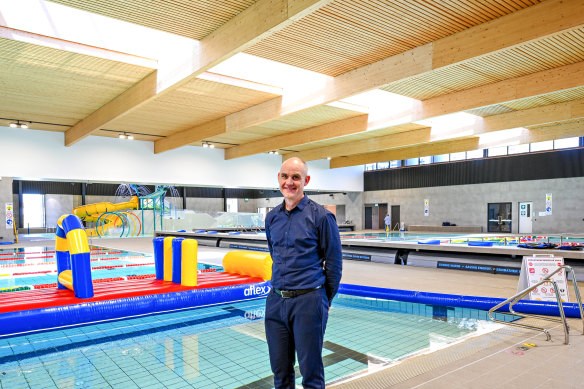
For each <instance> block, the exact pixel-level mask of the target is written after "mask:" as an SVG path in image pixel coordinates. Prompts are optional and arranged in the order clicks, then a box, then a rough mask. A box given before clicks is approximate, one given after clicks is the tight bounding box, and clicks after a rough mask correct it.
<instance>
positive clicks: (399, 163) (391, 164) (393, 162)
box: [389, 160, 401, 168]
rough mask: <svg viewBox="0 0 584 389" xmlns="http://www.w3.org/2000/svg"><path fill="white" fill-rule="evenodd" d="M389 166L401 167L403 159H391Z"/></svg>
mask: <svg viewBox="0 0 584 389" xmlns="http://www.w3.org/2000/svg"><path fill="white" fill-rule="evenodd" d="M389 167H391V168H394V167H401V160H397V161H391V162H390V163H389Z"/></svg>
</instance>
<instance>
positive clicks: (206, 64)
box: [65, 0, 332, 149]
mask: <svg viewBox="0 0 584 389" xmlns="http://www.w3.org/2000/svg"><path fill="white" fill-rule="evenodd" d="M331 1H332V0H259V1H257V2H256V3H254V4H253V5H251V6H250V7H249V8H247V9H246V10H244V11H243V12H241V13H239V14H238V15H236V16H235V17H234V18H233V19H231V20H230V21H229V22H227V23H225V24H224V25H223V26H221V27H219V28H218V29H217V30H215V31H214V32H212V33H211V34H209V35H207V36H206V37H205V38H204V39H202V40H201V41H200V46H199V52H198V53H193V55H194V56H195V57H196V59H195V61H194V65H191V66H192V68H191V69H189V70H188V71H187V74H186V75H185V76H183V77H182V78H180V79H179V80H176V82H170V84H171V85H168V86H167V85H166V84H168V83H169V81H168V80H154V81H155V86H157V88H158V90H157V89H155V90H154V93H152V92H151V89H152V85H151V84H152V80H151V79H150V78H149V77H146V78H145V79H144V80H143V81H140V82H138V83H137V84H136V85H134V86H133V87H132V88H130V89H128V91H126V92H125V93H123V94H121V95H120V96H118V97H116V98H114V99H113V100H111V101H110V102H108V103H106V104H105V105H104V106H103V107H101V108H99V109H98V110H96V111H95V112H93V113H92V114H90V115H89V116H88V117H86V118H85V119H83V120H81V121H80V122H79V123H78V124H76V125H75V126H73V127H72V128H71V129H69V130H68V131H67V133H66V134H67V135H66V136H65V145H66V146H71V145H73V144H74V143H76V142H78V141H80V140H81V139H83V138H85V137H87V136H88V135H90V134H91V133H92V132H93V131H95V130H97V129H99V128H100V127H104V126H106V125H107V124H108V123H111V122H112V121H114V120H115V119H118V118H120V117H122V116H123V115H125V114H127V113H129V112H130V111H132V110H134V109H136V108H138V107H140V106H142V105H143V104H145V103H146V102H148V101H151V100H152V99H154V98H156V97H159V96H161V95H162V94H164V93H169V92H170V91H173V90H176V89H177V88H180V87H181V86H183V85H185V84H186V83H188V82H189V81H190V80H192V79H193V78H195V77H197V76H198V75H199V74H201V73H203V72H205V71H207V70H208V69H210V68H212V67H213V66H215V65H217V64H219V63H220V62H222V61H225V60H226V59H228V58H230V57H232V56H233V55H235V54H237V53H240V52H242V51H244V50H246V49H247V48H248V47H250V46H252V45H253V44H255V43H257V42H259V41H260V40H262V39H264V38H266V37H267V36H269V35H271V34H273V33H275V32H277V31H279V30H281V29H283V28H285V27H287V26H288V25H290V24H291V23H293V22H295V21H297V20H298V19H300V18H302V17H303V16H305V15H307V14H308V13H311V12H314V11H315V10H316V9H318V8H320V7H323V6H325V5H326V4H328V3H330V2H331ZM162 85H164V86H165V89H163V90H160V88H161V86H162ZM138 91H141V92H143V91H149V93H138ZM175 140H176V138H175ZM171 143H172V144H177V143H176V142H171ZM188 143H189V142H187V143H184V144H188ZM176 147H180V146H176ZM159 149H161V147H159Z"/></svg>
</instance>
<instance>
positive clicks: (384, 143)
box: [286, 99, 584, 167]
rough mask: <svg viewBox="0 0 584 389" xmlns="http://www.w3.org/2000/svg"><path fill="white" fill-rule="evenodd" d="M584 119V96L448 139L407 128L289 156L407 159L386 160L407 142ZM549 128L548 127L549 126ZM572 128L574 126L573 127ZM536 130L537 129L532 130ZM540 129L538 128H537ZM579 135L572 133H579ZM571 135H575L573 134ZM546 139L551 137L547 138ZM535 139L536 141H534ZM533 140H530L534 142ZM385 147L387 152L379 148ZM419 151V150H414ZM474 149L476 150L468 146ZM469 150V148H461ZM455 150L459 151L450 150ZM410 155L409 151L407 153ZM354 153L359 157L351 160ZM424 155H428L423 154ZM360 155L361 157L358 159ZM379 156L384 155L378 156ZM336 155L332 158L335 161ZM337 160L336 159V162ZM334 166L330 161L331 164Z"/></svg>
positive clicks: (502, 117) (487, 121)
mask: <svg viewBox="0 0 584 389" xmlns="http://www.w3.org/2000/svg"><path fill="white" fill-rule="evenodd" d="M580 118H584V99H579V100H574V101H569V102H565V103H557V104H550V105H545V106H541V107H536V108H530V109H526V110H522V111H515V112H508V113H502V114H499V115H492V116H488V117H486V118H483V119H482V120H480V121H479V123H478V124H477V125H476V126H474V127H470V128H464V130H463V132H462V133H461V134H460V135H459V136H456V134H454V135H452V134H450V135H449V139H440V138H439V137H440V135H439V134H431V129H429V128H428V129H421V130H415V131H407V132H402V133H399V134H391V135H386V136H381V137H376V138H371V139H366V140H363V141H356V142H349V143H346V144H340V145H335V146H329V147H322V148H315V149H311V150H305V151H302V152H298V153H291V154H287V155H286V156H287V157H292V156H297V157H299V158H302V159H303V160H305V161H310V160H315V159H323V158H326V157H327V156H333V157H340V156H344V157H347V158H346V159H342V160H343V161H344V162H343V164H344V165H343V166H350V165H347V164H348V163H353V162H355V163H354V164H356V165H357V164H360V163H361V162H360V161H362V160H368V161H369V162H364V163H373V162H382V161H389V160H395V159H406V158H393V157H392V158H390V159H386V157H387V155H393V154H385V153H389V152H391V151H393V150H403V149H395V148H396V147H400V146H404V145H407V144H415V143H425V144H427V145H429V146H432V145H434V144H439V143H440V142H447V141H449V140H450V141H452V140H453V139H462V138H464V137H469V136H473V137H474V136H477V135H480V134H484V133H487V132H495V131H503V130H509V129H512V128H517V127H528V126H542V125H552V126H551V127H549V128H553V123H561V122H566V121H574V120H576V119H580ZM546 128H548V127H546ZM570 129H572V127H570ZM533 131H536V130H533ZM537 131H539V129H538V130H537ZM583 134H584V130H580V135H578V136H582V135H583ZM576 135H577V134H575V135H573V136H576ZM570 136H572V135H570ZM545 140H548V139H547V138H546V139H545ZM532 141H533V140H532ZM532 141H530V142H532ZM527 143H528V142H527ZM380 150H384V151H380ZM412 150H416V149H412ZM469 150H474V149H469ZM459 151H468V150H459ZM451 152H456V151H451ZM329 154H332V155H329ZM438 154H444V153H442V152H439V151H432V153H431V154H427V155H438ZM407 155H410V154H407ZM353 156H355V157H356V158H354V159H351V158H352V157H353ZM422 156H425V155H422ZM357 157H358V158H357ZM415 157H416V155H413V156H411V157H410V156H408V157H407V158H415ZM376 158H381V159H377V160H375V159H376ZM334 159H335V158H333V160H334ZM335 163H337V162H335ZM332 166H333V165H332V164H331V167H332Z"/></svg>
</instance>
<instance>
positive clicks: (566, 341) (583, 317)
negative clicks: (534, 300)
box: [489, 265, 584, 344]
mask: <svg viewBox="0 0 584 389" xmlns="http://www.w3.org/2000/svg"><path fill="white" fill-rule="evenodd" d="M562 269H567V270H569V271H570V274H571V275H572V282H573V283H574V292H575V294H576V300H577V301H578V308H579V309H580V318H581V320H582V334H584V310H583V309H582V300H581V298H580V291H579V290H578V283H577V281H576V274H575V273H574V269H572V267H571V266H567V265H563V266H560V267H558V268H557V269H556V270H554V271H553V272H552V273H551V274H549V275H548V276H546V277H545V278H543V279H542V280H541V281H539V282H538V283H537V284H535V285H532V286H530V287H529V288H527V289H525V290H523V291H521V292H519V293H517V294H516V295H515V296H513V297H509V298H508V299H507V300H505V301H503V302H502V303H500V304H497V305H496V306H494V307H493V308H491V309H490V310H489V318H490V319H491V320H492V321H494V322H497V323H502V324H506V325H510V326H514V327H521V328H527V329H531V330H537V331H542V332H543V333H544V334H545V335H546V340H551V338H552V337H551V335H550V333H549V331H548V330H546V329H545V328H541V327H536V326H531V325H527V324H520V323H513V322H506V321H503V320H498V319H495V318H494V317H493V312H495V311H496V310H497V309H499V308H501V307H502V306H504V305H505V304H509V313H507V312H499V313H502V314H512V315H515V316H521V317H524V318H535V319H541V320H548V321H553V322H558V323H562V324H563V326H564V344H569V332H570V329H569V327H568V322H567V321H566V315H565V313H564V306H563V305H562V299H561V297H560V292H559V289H558V285H557V283H556V282H555V281H554V280H552V279H551V277H552V276H554V275H555V274H556V273H558V272H560V271H561V270H562ZM545 283H551V284H552V285H553V287H554V292H555V294H556V300H557V302H558V308H559V310H560V319H557V318H555V317H549V316H541V315H526V314H524V313H518V312H515V311H514V310H513V305H515V303H517V302H518V301H519V300H520V299H521V298H522V297H524V296H526V295H528V294H529V292H531V291H532V290H533V289H535V288H537V287H539V286H540V285H542V284H545Z"/></svg>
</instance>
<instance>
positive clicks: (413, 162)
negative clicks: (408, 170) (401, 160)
mask: <svg viewBox="0 0 584 389" xmlns="http://www.w3.org/2000/svg"><path fill="white" fill-rule="evenodd" d="M405 162H406V166H416V165H418V164H419V163H420V159H419V158H410V159H406V161H405Z"/></svg>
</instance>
